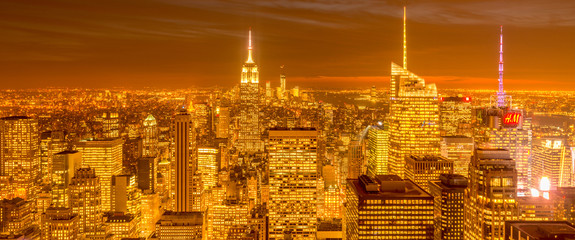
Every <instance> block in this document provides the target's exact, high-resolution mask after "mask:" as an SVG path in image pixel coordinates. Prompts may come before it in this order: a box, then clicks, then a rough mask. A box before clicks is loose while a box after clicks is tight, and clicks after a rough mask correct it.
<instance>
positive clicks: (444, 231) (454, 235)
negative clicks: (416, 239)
mask: <svg viewBox="0 0 575 240" xmlns="http://www.w3.org/2000/svg"><path fill="white" fill-rule="evenodd" d="M465 188H467V178H465V177H464V176H462V175H458V174H441V176H439V180H435V181H430V182H429V193H430V194H431V195H432V196H433V198H434V203H433V212H434V217H435V219H434V222H435V228H434V231H435V232H434V239H435V240H442V239H453V240H456V239H457V240H463V220H464V219H463V209H464V198H463V196H464V194H465Z"/></svg>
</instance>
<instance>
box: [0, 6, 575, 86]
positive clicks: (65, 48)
mask: <svg viewBox="0 0 575 240" xmlns="http://www.w3.org/2000/svg"><path fill="white" fill-rule="evenodd" d="M574 9H575V1H572V0H554V1H540V0H507V1H501V0H481V1H480V0H466V1H460V0H425V1H424V0H420V1H416V0H412V1H409V4H408V59H409V60H408V61H409V69H410V70H411V71H413V72H415V73H416V74H418V75H420V76H422V77H424V78H425V79H426V81H427V82H429V83H436V84H437V86H438V88H440V89H441V88H461V87H468V88H482V89H486V88H492V89H494V90H495V89H496V88H497V69H498V65H497V64H498V57H499V56H498V37H499V36H498V34H499V25H501V24H503V25H504V32H505V37H504V41H505V86H506V88H507V89H510V90H518V89H533V90H541V89H549V90H569V89H575V82H574V81H573V76H575V66H573V59H574V57H575V48H574V47H573V42H575V12H574V11H575V10H574ZM401 14H402V11H401V1H399V0H387V1H381V0H355V1H331V0H291V1H286V0H252V1H243V0H210V1H206V0H202V1H199V0H98V1H96V0H86V1H77V0H53V1H49V2H48V1H42V0H29V1H21V0H3V1H0V35H1V36H2V37H1V38H0V76H2V80H1V83H2V85H1V86H0V88H35V87H48V86H54V87H89V88H106V87H131V88H143V87H158V88H188V87H192V86H201V87H208V86H213V85H215V84H217V85H219V86H224V87H230V86H233V85H234V84H237V83H238V82H239V75H240V74H239V73H240V70H241V65H242V62H243V61H244V60H245V57H246V50H245V48H246V45H247V39H246V37H247V29H248V28H249V27H250V26H251V27H252V28H253V29H254V48H255V50H254V53H255V61H256V63H257V64H258V65H259V66H260V81H261V82H265V81H272V85H273V86H278V85H279V73H280V69H279V66H280V65H285V66H286V74H287V76H288V87H293V86H295V85H299V86H300V87H318V88H334V87H337V88H351V87H353V88H357V87H370V86H371V85H376V86H377V87H378V88H388V82H389V80H388V79H389V74H390V73H389V70H390V62H391V61H396V62H400V61H401V34H402V32H401V31H402V26H401Z"/></svg>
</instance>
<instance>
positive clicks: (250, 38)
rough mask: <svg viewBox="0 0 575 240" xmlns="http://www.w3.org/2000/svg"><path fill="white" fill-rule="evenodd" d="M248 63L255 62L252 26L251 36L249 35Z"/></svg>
mask: <svg viewBox="0 0 575 240" xmlns="http://www.w3.org/2000/svg"><path fill="white" fill-rule="evenodd" d="M246 63H254V60H253V59H252V28H251V27H250V31H249V36H248V60H247V61H246Z"/></svg>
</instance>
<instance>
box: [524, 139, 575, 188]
mask: <svg viewBox="0 0 575 240" xmlns="http://www.w3.org/2000/svg"><path fill="white" fill-rule="evenodd" d="M532 161H533V162H532V170H533V176H532V179H531V181H532V185H533V186H539V181H540V180H541V178H543V177H548V178H549V180H551V187H552V188H557V187H571V186H573V177H572V174H573V171H572V168H573V167H574V166H573V163H572V161H570V159H569V157H568V153H567V151H566V148H565V139H563V138H543V139H540V140H538V141H535V142H534V144H533V156H532Z"/></svg>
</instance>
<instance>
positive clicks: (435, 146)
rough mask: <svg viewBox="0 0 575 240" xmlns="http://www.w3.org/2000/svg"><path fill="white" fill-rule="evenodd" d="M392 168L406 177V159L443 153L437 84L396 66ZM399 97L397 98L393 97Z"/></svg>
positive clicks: (393, 76)
mask: <svg viewBox="0 0 575 240" xmlns="http://www.w3.org/2000/svg"><path fill="white" fill-rule="evenodd" d="M391 74H392V76H391V82H392V88H393V87H394V86H395V88H396V89H395V90H392V96H391V105H390V117H389V131H390V140H389V142H390V148H389V150H390V151H389V158H390V167H391V171H392V173H393V174H396V175H398V176H400V177H404V172H403V170H404V165H405V157H407V156H410V155H425V154H431V155H438V154H439V141H440V138H439V107H438V100H437V89H436V88H435V85H425V81H424V80H423V79H422V78H420V77H418V76H416V75H415V74H413V73H411V72H409V71H407V70H406V69H404V68H402V67H400V66H398V65H396V64H395V63H392V65H391ZM393 94H396V95H393Z"/></svg>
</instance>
